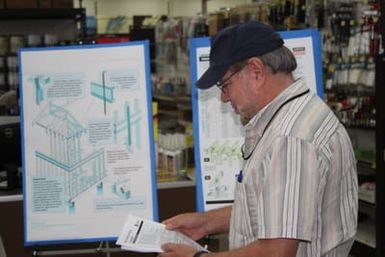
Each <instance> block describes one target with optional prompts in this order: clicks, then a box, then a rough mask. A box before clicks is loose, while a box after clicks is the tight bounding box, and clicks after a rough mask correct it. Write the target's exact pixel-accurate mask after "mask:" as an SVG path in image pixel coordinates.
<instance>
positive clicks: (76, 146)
mask: <svg viewBox="0 0 385 257" xmlns="http://www.w3.org/2000/svg"><path fill="white" fill-rule="evenodd" d="M34 122H35V124H36V125H38V126H40V127H41V128H43V129H44V130H45V133H46V134H47V135H48V136H49V153H42V152H40V151H36V152H35V157H36V171H37V174H36V175H37V176H46V177H49V176H62V177H64V185H65V188H64V194H65V196H66V200H67V203H68V208H69V212H74V211H75V201H74V199H75V198H76V197H77V196H79V195H80V194H81V193H82V192H84V191H86V190H87V189H89V188H90V187H92V186H94V185H96V184H98V183H99V184H98V185H97V186H98V189H97V190H102V188H101V187H102V186H103V184H102V183H101V182H102V180H103V179H104V178H105V177H106V176H107V172H106V168H105V162H104V159H105V156H104V155H105V153H104V148H100V149H98V150H96V151H94V152H92V153H90V154H88V155H84V154H83V153H82V149H81V137H82V136H83V135H84V134H85V133H86V129H85V128H84V127H83V126H81V125H80V123H79V122H78V121H77V120H76V118H74V117H73V116H72V115H71V113H69V112H68V111H67V110H66V109H64V108H63V107H60V106H58V105H55V104H53V103H49V104H48V106H46V107H45V108H44V109H43V110H42V112H41V113H40V114H39V115H38V117H37V118H36V119H35V121H34Z"/></svg>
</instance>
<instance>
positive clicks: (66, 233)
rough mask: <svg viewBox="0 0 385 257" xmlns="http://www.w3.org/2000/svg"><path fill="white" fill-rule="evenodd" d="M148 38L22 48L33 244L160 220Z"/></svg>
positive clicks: (27, 207)
mask: <svg viewBox="0 0 385 257" xmlns="http://www.w3.org/2000/svg"><path fill="white" fill-rule="evenodd" d="M148 49H149V44H148V41H138V42H132V43H123V44H108V45H89V46H70V47H52V48H28V49H21V50H20V51H19V62H20V64H19V67H20V73H21V77H20V81H21V83H20V98H21V107H22V112H21V114H22V115H21V125H22V141H23V149H22V152H23V165H22V166H23V195H24V224H25V227H24V229H25V244H26V245H36V244H53V243H67V242H75V241H87V242H90V241H102V240H103V241H107V240H114V239H116V238H117V237H118V235H119V233H120V231H121V229H122V227H123V225H124V222H125V219H126V217H127V215H128V214H129V213H131V214H134V215H136V216H139V217H143V218H147V219H151V220H157V219H158V210H157V198H156V193H157V186H156V170H155V152H154V144H153V128H152V105H151V99H152V96H151V86H150V66H149V50H148Z"/></svg>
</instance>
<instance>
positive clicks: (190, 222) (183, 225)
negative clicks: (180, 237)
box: [163, 213, 208, 240]
mask: <svg viewBox="0 0 385 257" xmlns="http://www.w3.org/2000/svg"><path fill="white" fill-rule="evenodd" d="M163 224H165V225H166V229H168V230H175V231H178V232H181V233H182V234H185V235H186V236H188V237H190V238H192V239H193V240H199V239H201V238H202V237H204V236H206V235H207V234H208V232H207V231H206V229H207V226H206V219H205V216H204V214H202V213H185V214H180V215H177V216H174V217H172V218H170V219H167V220H165V221H163Z"/></svg>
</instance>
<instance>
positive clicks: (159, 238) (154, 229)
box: [116, 214, 206, 252]
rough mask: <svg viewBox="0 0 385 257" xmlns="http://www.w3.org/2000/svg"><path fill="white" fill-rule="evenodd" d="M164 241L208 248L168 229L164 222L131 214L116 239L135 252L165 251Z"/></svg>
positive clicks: (201, 248)
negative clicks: (162, 246)
mask: <svg viewBox="0 0 385 257" xmlns="http://www.w3.org/2000/svg"><path fill="white" fill-rule="evenodd" d="M164 243H175V244H185V245H189V246H192V247H193V248H195V249H197V250H206V249H205V248H204V247H202V246H201V245H199V244H198V243H197V242H195V241H194V240H192V239H191V238H189V237H187V236H185V235H183V234H181V233H179V232H176V231H171V230H167V229H166V228H165V225H164V224H162V223H158V222H154V221H151V220H146V219H142V218H140V217H136V216H134V215H131V214H130V215H129V216H128V217H127V220H126V223H125V224H124V227H123V229H122V232H121V233H120V235H119V238H118V240H117V241H116V244H118V245H120V246H121V247H122V249H125V250H129V251H135V252H163V250H162V249H161V245H162V244H164Z"/></svg>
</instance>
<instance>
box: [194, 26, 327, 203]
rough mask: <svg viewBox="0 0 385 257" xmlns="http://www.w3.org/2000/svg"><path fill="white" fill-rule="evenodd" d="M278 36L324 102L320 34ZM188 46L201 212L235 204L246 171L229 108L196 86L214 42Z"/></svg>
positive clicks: (236, 123)
mask: <svg viewBox="0 0 385 257" xmlns="http://www.w3.org/2000/svg"><path fill="white" fill-rule="evenodd" d="M280 35H281V37H282V38H283V39H284V41H285V46H286V47H288V48H289V49H290V50H291V51H292V52H293V54H294V56H295V57H296V59H297V63H298V68H297V69H296V70H295V71H294V73H293V75H294V77H296V78H297V77H302V76H303V77H305V80H306V83H307V85H308V86H309V87H310V89H311V90H313V91H314V92H316V93H317V94H318V95H319V96H320V97H321V98H323V82H322V59H321V58H322V55H321V36H320V33H319V31H318V30H316V29H306V30H297V31H285V32H280ZM189 43H190V67H191V85H192V87H191V94H192V105H193V126H194V127H193V130H194V131H193V133H194V145H195V169H196V173H195V174H196V187H197V191H196V192H197V210H198V211H207V210H211V209H215V208H220V207H223V206H226V205H229V204H231V203H232V202H233V199H234V198H233V194H234V184H235V183H234V179H235V175H236V174H237V173H238V171H239V170H240V169H241V168H242V166H241V165H242V160H241V156H240V154H241V151H240V147H241V145H242V143H243V133H244V131H243V127H242V125H241V124H240V123H239V121H238V120H239V119H238V118H237V117H236V115H235V114H234V112H233V111H232V108H231V106H229V105H225V104H223V103H221V102H220V91H219V90H218V89H217V88H215V87H213V88H210V89H208V90H198V89H197V88H196V86H195V82H196V81H197V79H198V78H199V77H200V76H201V75H202V74H203V73H204V71H206V69H207V68H208V66H209V52H210V39H209V38H208V37H206V38H194V39H191V40H190V42H189Z"/></svg>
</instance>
